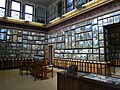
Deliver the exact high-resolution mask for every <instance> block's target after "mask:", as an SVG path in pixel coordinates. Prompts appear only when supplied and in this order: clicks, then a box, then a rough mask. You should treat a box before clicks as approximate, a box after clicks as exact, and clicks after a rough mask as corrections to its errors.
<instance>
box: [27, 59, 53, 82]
mask: <svg viewBox="0 0 120 90" xmlns="http://www.w3.org/2000/svg"><path fill="white" fill-rule="evenodd" d="M28 71H29V72H31V73H32V74H33V76H34V81H36V78H37V75H41V76H42V78H41V79H42V80H45V79H48V77H47V73H51V75H52V78H53V66H51V67H49V68H48V66H46V64H44V63H43V62H41V61H34V63H33V65H32V66H31V67H30V66H28V67H27V72H28Z"/></svg>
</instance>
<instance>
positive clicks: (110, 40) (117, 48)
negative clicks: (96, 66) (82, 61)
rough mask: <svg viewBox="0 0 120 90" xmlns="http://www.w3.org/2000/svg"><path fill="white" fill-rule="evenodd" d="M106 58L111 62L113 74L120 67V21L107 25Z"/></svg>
mask: <svg viewBox="0 0 120 90" xmlns="http://www.w3.org/2000/svg"><path fill="white" fill-rule="evenodd" d="M104 37H105V57H106V58H105V60H107V61H110V62H111V67H113V68H112V72H113V74H115V73H116V68H118V67H120V23H117V24H113V25H108V26H105V36H104Z"/></svg>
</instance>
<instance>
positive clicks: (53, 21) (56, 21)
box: [49, 17, 60, 23]
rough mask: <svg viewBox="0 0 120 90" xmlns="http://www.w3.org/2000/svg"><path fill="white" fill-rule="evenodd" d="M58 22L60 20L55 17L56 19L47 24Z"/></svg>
mask: <svg viewBox="0 0 120 90" xmlns="http://www.w3.org/2000/svg"><path fill="white" fill-rule="evenodd" d="M58 20H60V17H57V18H55V19H53V20H51V21H50V22H49V23H54V22H57V21H58Z"/></svg>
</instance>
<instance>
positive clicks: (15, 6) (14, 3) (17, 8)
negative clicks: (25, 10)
mask: <svg viewBox="0 0 120 90" xmlns="http://www.w3.org/2000/svg"><path fill="white" fill-rule="evenodd" d="M12 9H13V10H17V11H20V3H19V2H14V1H12Z"/></svg>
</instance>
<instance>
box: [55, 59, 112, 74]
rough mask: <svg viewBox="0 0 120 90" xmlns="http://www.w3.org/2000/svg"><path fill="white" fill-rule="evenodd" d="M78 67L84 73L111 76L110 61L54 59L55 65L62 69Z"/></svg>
mask: <svg viewBox="0 0 120 90" xmlns="http://www.w3.org/2000/svg"><path fill="white" fill-rule="evenodd" d="M72 64H74V65H77V66H78V70H79V71H82V72H89V73H96V74H101V75H109V74H110V62H109V61H94V60H79V59H67V58H66V59H60V58H56V59H54V65H55V66H58V67H62V68H68V67H69V66H70V65H72Z"/></svg>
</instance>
